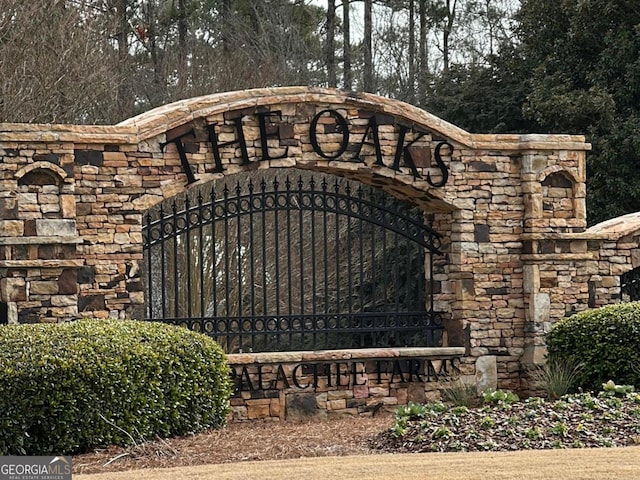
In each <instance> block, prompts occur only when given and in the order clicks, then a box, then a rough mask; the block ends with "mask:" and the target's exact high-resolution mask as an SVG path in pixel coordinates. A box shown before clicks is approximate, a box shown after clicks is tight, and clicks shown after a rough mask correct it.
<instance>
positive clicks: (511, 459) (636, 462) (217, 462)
mask: <svg viewBox="0 0 640 480" xmlns="http://www.w3.org/2000/svg"><path fill="white" fill-rule="evenodd" d="M390 425H391V417H390V416H389V415H380V416H376V417H373V418H347V419H332V420H324V421H318V420H315V421H309V422H293V421H287V422H252V423H232V424H230V425H228V426H227V427H226V428H225V429H223V430H222V431H218V432H210V433H206V434H200V435H195V436H191V437H184V438H175V439H170V440H166V441H160V440H159V441H156V442H151V443H147V444H144V445H140V446H137V447H132V448H128V449H122V448H115V447H110V448H106V449H103V450H100V451H97V452H94V453H91V454H86V455H78V456H75V457H74V459H73V464H74V477H73V478H74V480H83V479H84V480H174V479H177V480H180V479H190V480H191V479H196V480H220V479H229V480H236V479H256V478H259V479H261V480H263V479H264V480H269V479H304V480H315V479H318V480H319V479H322V480H327V479H345V480H349V479H353V480H355V479H358V480H365V479H385V480H386V479H391V480H393V479H403V480H412V479H434V480H435V479H438V480H454V479H455V480H471V479H474V480H475V479H477V480H493V479H535V480H608V479H611V480H613V479H615V480H620V479H623V480H625V479H639V478H640V447H629V448H600V449H568V450H524V451H518V452H487V453H477V452H473V453H427V454H381V453H380V452H378V451H376V450H373V449H372V448H371V447H370V446H369V440H370V439H371V438H372V437H373V436H375V435H376V434H377V433H380V432H382V431H384V430H385V429H387V428H388V427H389V426H390Z"/></svg>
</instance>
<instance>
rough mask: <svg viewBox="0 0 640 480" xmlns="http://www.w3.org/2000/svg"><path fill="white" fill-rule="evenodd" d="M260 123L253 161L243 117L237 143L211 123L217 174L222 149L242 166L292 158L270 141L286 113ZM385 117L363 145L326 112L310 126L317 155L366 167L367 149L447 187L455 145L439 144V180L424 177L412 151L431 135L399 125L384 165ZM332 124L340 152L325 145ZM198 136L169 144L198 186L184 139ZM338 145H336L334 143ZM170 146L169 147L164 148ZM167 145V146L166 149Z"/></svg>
mask: <svg viewBox="0 0 640 480" xmlns="http://www.w3.org/2000/svg"><path fill="white" fill-rule="evenodd" d="M254 115H255V117H256V118H257V120H258V126H259V132H260V137H259V142H260V150H261V151H262V153H261V156H260V157H254V158H253V159H252V158H251V157H250V155H249V150H248V147H247V140H246V137H245V129H244V126H243V121H242V118H243V117H242V116H238V117H235V118H233V119H231V120H230V122H231V124H232V125H233V127H234V132H235V139H234V140H230V141H225V142H221V141H220V139H219V128H220V126H219V125H218V124H217V123H211V124H208V125H207V126H206V128H207V141H208V142H209V144H210V145H211V150H212V152H213V161H214V165H213V172H214V173H221V172H224V170H225V165H224V164H223V162H222V155H221V151H220V149H221V148H224V147H230V146H235V147H236V149H238V150H239V152H240V161H241V165H249V164H251V163H255V162H261V161H265V160H267V161H268V160H277V159H280V158H286V157H287V156H288V155H289V146H284V147H281V148H275V147H269V144H268V140H269V139H270V138H278V129H277V128H273V126H274V125H275V126H277V125H283V123H282V112H281V111H280V110H275V111H258V112H256V113H255V114H254ZM380 118H381V116H379V115H372V116H371V117H369V121H368V123H367V125H366V128H365V131H364V134H363V135H362V138H361V139H360V141H359V142H356V143H353V142H351V143H350V130H349V122H348V121H347V119H346V118H345V117H344V116H343V115H342V114H341V113H340V112H339V111H337V110H333V109H325V110H322V111H320V112H318V113H317V114H316V115H315V116H314V117H313V118H312V119H311V121H310V123H309V141H310V143H311V146H312V148H313V151H314V152H315V153H316V154H317V155H319V156H320V157H322V158H324V159H328V160H336V159H338V158H340V159H342V160H343V161H351V162H361V163H364V159H363V158H362V150H363V147H364V146H365V145H368V146H371V147H373V149H374V151H375V161H374V165H376V166H386V167H388V168H391V169H392V170H395V171H400V169H401V167H406V168H408V169H409V170H410V171H411V174H412V175H413V177H414V178H417V179H424V180H425V181H426V182H427V183H428V184H429V185H431V186H432V187H435V188H440V187H443V186H444V185H446V183H447V180H448V179H449V170H448V168H447V166H446V164H445V163H444V161H443V159H442V155H443V154H444V153H445V152H443V147H447V150H448V151H447V152H446V153H447V154H448V155H452V154H453V145H451V144H450V143H449V142H447V141H440V142H438V143H437V144H436V146H435V149H434V152H433V156H434V160H435V165H432V167H434V168H435V169H437V171H438V174H437V175H435V177H436V178H432V176H431V174H430V173H429V172H427V173H426V175H425V176H424V177H423V175H421V174H420V172H419V171H418V168H417V166H416V162H415V159H414V157H413V155H412V153H411V147H412V146H413V145H415V144H416V142H418V141H419V140H420V139H422V138H423V137H424V136H425V135H426V134H427V133H428V132H426V131H423V130H420V129H418V128H417V127H416V126H407V125H404V124H401V123H397V124H396V135H397V136H396V142H395V146H394V151H393V161H392V162H391V161H390V162H388V163H386V164H385V163H384V156H383V149H382V144H381V140H380V130H379V127H380V125H381V121H380ZM327 119H329V120H332V121H333V123H334V124H333V125H332V126H331V127H330V128H331V129H332V131H331V133H332V134H337V136H338V137H339V139H340V140H339V147H338V149H337V150H336V151H332V150H331V149H328V148H327V146H326V145H324V144H323V142H322V136H323V135H324V134H325V133H326V132H325V131H321V130H323V129H325V128H326V126H327V123H326V120H327ZM409 133H412V134H413V138H412V139H411V140H408V139H407V137H408V134H409ZM193 136H195V131H194V129H191V130H189V131H186V132H184V133H182V134H179V135H177V136H175V137H174V138H171V139H170V140H169V141H168V142H167V143H174V144H175V145H176V149H177V151H178V155H179V157H180V162H181V165H182V168H183V170H184V173H185V174H186V176H187V182H188V183H194V182H196V181H197V179H196V177H195V175H194V173H193V170H192V168H191V165H190V164H189V160H188V158H187V153H186V150H185V147H184V142H183V139H185V138H187V137H193ZM331 143H332V145H335V141H332V142H331ZM164 145H166V144H164ZM164 145H163V146H164Z"/></svg>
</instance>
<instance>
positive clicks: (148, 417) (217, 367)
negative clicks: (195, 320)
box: [0, 320, 231, 455]
mask: <svg viewBox="0 0 640 480" xmlns="http://www.w3.org/2000/svg"><path fill="white" fill-rule="evenodd" d="M0 385H2V388H0V455H15V454H23V455H24V454H27V455H51V454H63V453H64V454H69V453H77V452H82V451H87V450H89V449H92V448H95V447H97V446H100V445H108V444H116V445H128V444H132V443H138V442H141V441H142V440H144V439H149V438H155V437H156V436H160V437H169V436H175V435H184V434H189V433H193V432H198V431H202V430H204V429H208V428H211V427H220V426H222V425H224V423H225V421H226V417H227V413H228V404H229V396H230V394H231V385H230V381H229V372H228V366H227V364H226V360H225V357H224V354H223V352H222V350H221V349H220V347H219V346H218V345H217V344H216V343H215V342H214V341H213V340H211V339H210V338H208V337H206V336H204V335H201V334H197V333H194V332H190V331H187V330H186V329H183V328H178V327H172V326H169V325H164V324H161V323H152V322H137V321H125V320H82V321H77V322H70V323H59V324H37V325H9V326H4V327H1V328H0Z"/></svg>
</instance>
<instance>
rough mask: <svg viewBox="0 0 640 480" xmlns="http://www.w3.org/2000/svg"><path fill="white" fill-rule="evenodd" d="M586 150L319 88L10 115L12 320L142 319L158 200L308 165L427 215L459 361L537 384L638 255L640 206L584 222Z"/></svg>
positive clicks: (6, 166) (483, 374) (559, 139)
mask: <svg viewBox="0 0 640 480" xmlns="http://www.w3.org/2000/svg"><path fill="white" fill-rule="evenodd" d="M589 148H590V146H589V144H587V143H585V139H584V137H582V136H570V135H479V134H472V133H469V132H466V131H463V130H461V129H459V128H457V127H455V126H453V125H451V124H448V123H446V122H444V121H443V120H441V119H438V118H436V117H434V116H433V115H430V114H428V113H427V112H424V111H422V110H420V109H418V108H415V107H413V106H410V105H408V104H405V103H402V102H399V101H395V100H389V99H386V98H381V97H378V96H375V95H371V94H360V93H347V92H342V91H337V90H326V89H316V88H306V87H283V88H273V89H260V90H247V91H241V92H232V93H222V94H217V95H211V96H206V97H201V98H194V99H190V100H184V101H181V102H177V103H174V104H170V105H167V106H164V107H160V108H157V109H154V110H152V111H150V112H147V113H144V114H142V115H140V116H138V117H135V118H132V119H129V120H127V121H124V122H122V123H120V124H118V125H113V126H75V125H32V124H0V156H1V158H2V162H1V163H0V181H1V183H0V320H1V321H2V322H3V323H26V322H51V321H61V320H69V319H73V318H78V317H97V318H106V317H115V318H142V317H143V315H144V302H145V298H144V296H145V295H144V291H145V286H144V275H143V274H142V269H143V267H144V265H143V248H142V227H143V216H144V214H145V212H147V210H148V209H150V208H152V207H154V206H155V205H157V204H158V203H160V202H162V201H163V200H166V199H169V198H172V197H174V196H176V195H177V194H179V193H181V192H184V191H185V190H187V189H189V188H192V187H193V186H194V185H201V184H204V183H207V182H210V181H213V180H219V179H221V178H223V177H226V176H230V175H235V174H242V173H243V172H246V171H249V170H256V169H272V168H283V167H286V168H299V169H306V170H313V171H318V172H327V173H331V174H336V175H340V176H344V177H348V178H349V179H353V180H354V181H357V182H362V183H365V184H368V185H372V186H374V187H377V188H380V189H383V190H385V191H386V192H388V193H390V194H392V195H394V196H396V197H398V198H401V199H404V200H408V201H410V202H412V203H414V204H415V205H417V206H419V207H420V208H421V209H422V210H423V211H424V212H425V214H426V215H429V216H430V217H431V218H432V219H433V226H434V228H435V230H436V231H438V232H439V233H441V234H442V247H441V250H442V251H443V252H444V253H445V255H444V257H445V258H443V259H442V260H441V261H440V262H439V263H437V264H436V265H435V266H434V268H433V271H431V272H427V275H428V276H431V277H430V278H432V279H433V280H435V282H434V285H435V286H434V291H433V292H432V293H433V298H434V302H435V304H436V307H437V310H438V311H441V312H444V313H445V329H446V334H445V339H446V342H445V346H446V347H457V348H459V349H460V350H459V352H460V353H459V356H460V357H461V361H460V363H459V365H458V364H456V365H458V366H457V367H456V368H458V369H459V370H460V372H462V374H463V375H466V376H467V377H468V378H474V379H475V378H476V377H477V379H478V381H481V382H484V383H489V384H492V383H496V382H497V384H498V385H499V386H501V387H503V388H509V389H514V390H520V389H525V388H526V385H525V384H523V383H521V377H522V372H523V370H524V369H525V368H526V366H527V365H530V364H534V363H538V362H540V361H542V359H543V354H544V342H543V336H544V332H545V330H546V329H547V328H548V326H549V325H551V323H552V322H553V321H554V320H556V319H558V318H561V317H563V316H565V315H568V314H571V313H573V312H576V311H579V310H583V309H586V308H588V307H594V306H598V305H602V304H607V303H611V302H615V301H619V300H620V276H621V275H623V274H624V273H626V272H628V271H630V270H632V269H633V268H635V267H637V266H638V264H639V263H640V260H639V259H640V252H639V250H638V238H637V237H638V234H639V233H638V232H640V227H638V224H637V222H636V219H635V217H628V218H627V219H623V220H619V221H617V222H611V223H609V224H605V225H600V226H597V227H594V228H593V229H586V205H585V191H586V180H587V179H586V153H587V152H588V150H589ZM376 355H378V354H376ZM421 358H422V357H421ZM243 361H246V359H244V360H243ZM292 365H293V367H292V368H295V363H294V364H292ZM305 368H306V367H305ZM476 370H477V371H476ZM238 372H239V373H240V374H241V373H242V368H240V369H239V370H238ZM276 373H277V372H276ZM291 373H292V372H288V373H287V375H289V374H291ZM370 375H371V374H370ZM289 378H291V377H289ZM358 378H359V377H358ZM488 379H489V380H488ZM491 379H493V380H491ZM249 396H250V395H249Z"/></svg>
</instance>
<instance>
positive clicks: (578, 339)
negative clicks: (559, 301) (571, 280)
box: [546, 302, 640, 391]
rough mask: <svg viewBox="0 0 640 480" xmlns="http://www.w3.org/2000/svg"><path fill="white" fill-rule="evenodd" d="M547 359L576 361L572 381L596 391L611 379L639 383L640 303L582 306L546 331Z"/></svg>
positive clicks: (629, 383)
mask: <svg viewBox="0 0 640 480" xmlns="http://www.w3.org/2000/svg"><path fill="white" fill-rule="evenodd" d="M546 343H547V348H548V352H549V358H548V360H550V361H554V360H555V361H560V362H562V363H565V364H572V365H580V371H579V375H578V378H577V382H576V384H577V385H579V386H581V387H582V388H584V389H586V390H592V391H599V390H601V389H602V384H603V383H605V382H607V381H609V380H613V381H615V382H616V383H619V384H626V385H636V386H640V303H638V302H632V303H622V304H619V305H610V306H606V307H602V308H597V309H593V310H586V311H584V312H580V313H577V314H575V315H572V316H571V317H568V318H564V319H562V320H559V321H558V322H557V323H556V324H555V325H554V326H553V327H552V328H551V329H550V331H549V332H548V333H547V335H546Z"/></svg>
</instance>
